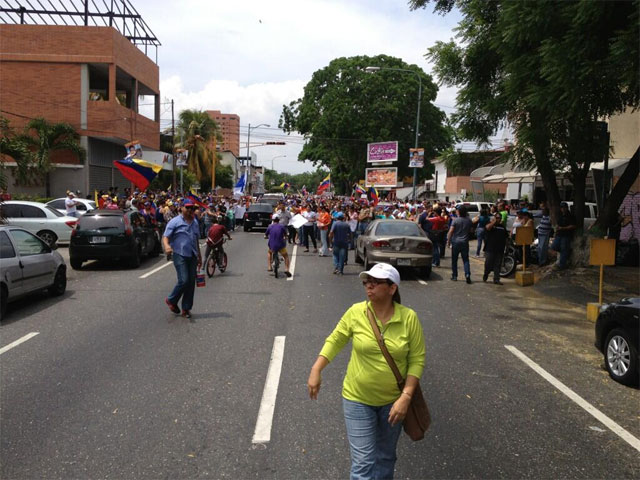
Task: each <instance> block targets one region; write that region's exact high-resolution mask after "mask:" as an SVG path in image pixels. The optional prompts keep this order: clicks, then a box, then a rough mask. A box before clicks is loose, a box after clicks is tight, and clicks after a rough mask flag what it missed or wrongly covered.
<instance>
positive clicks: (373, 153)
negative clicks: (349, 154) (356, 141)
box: [367, 142, 398, 163]
mask: <svg viewBox="0 0 640 480" xmlns="http://www.w3.org/2000/svg"><path fill="white" fill-rule="evenodd" d="M397 160H398V142H378V143H368V144H367V163H376V162H395V161H397Z"/></svg>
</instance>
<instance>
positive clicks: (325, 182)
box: [316, 174, 331, 195]
mask: <svg viewBox="0 0 640 480" xmlns="http://www.w3.org/2000/svg"><path fill="white" fill-rule="evenodd" d="M330 186H331V174H329V175H327V176H326V177H325V179H324V180H322V182H321V183H320V185H318V190H316V195H318V194H320V193H322V192H324V191H325V190H326V189H328V188H329V187H330Z"/></svg>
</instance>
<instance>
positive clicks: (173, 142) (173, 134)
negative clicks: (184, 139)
mask: <svg viewBox="0 0 640 480" xmlns="http://www.w3.org/2000/svg"><path fill="white" fill-rule="evenodd" d="M171 158H172V159H173V162H172V163H173V167H172V168H171V173H172V174H173V179H172V180H171V188H173V190H175V189H176V123H175V118H174V117H173V99H171Z"/></svg>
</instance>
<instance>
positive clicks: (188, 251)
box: [162, 200, 202, 318]
mask: <svg viewBox="0 0 640 480" xmlns="http://www.w3.org/2000/svg"><path fill="white" fill-rule="evenodd" d="M195 209H196V206H195V205H194V204H193V202H192V201H191V200H185V202H184V206H183V208H182V215H178V216H177V217H174V218H172V219H171V220H170V221H169V223H167V228H166V229H165V231H164V235H163V236H162V244H163V246H164V252H165V253H166V254H167V259H170V258H171V257H172V256H173V266H174V267H175V269H176V273H177V275H178V283H177V284H176V286H175V287H174V288H173V291H172V292H171V293H170V294H169V296H168V297H167V298H166V299H165V303H166V304H167V305H168V306H169V310H171V311H172V312H173V313H180V309H179V308H178V302H179V301H180V297H182V316H183V317H186V318H191V307H193V295H194V293H195V286H196V273H197V271H198V270H200V267H201V266H202V256H201V254H200V245H199V244H198V239H199V238H200V227H199V226H198V220H196V219H195Z"/></svg>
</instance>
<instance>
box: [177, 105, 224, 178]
mask: <svg viewBox="0 0 640 480" xmlns="http://www.w3.org/2000/svg"><path fill="white" fill-rule="evenodd" d="M177 136H178V144H177V145H176V146H177V147H179V148H184V149H186V150H188V151H189V162H188V167H187V169H188V170H189V171H190V172H193V173H194V174H195V175H196V178H197V179H198V181H199V182H200V183H202V182H203V181H204V180H207V179H209V178H211V167H212V166H213V162H214V158H215V157H214V153H215V152H213V150H212V149H211V148H210V146H209V144H210V141H211V140H212V139H213V137H214V136H215V137H216V138H217V139H218V140H221V139H222V137H221V134H220V132H219V130H218V125H217V124H216V122H215V121H214V120H213V119H212V118H211V117H210V116H209V114H208V113H207V112H203V111H202V110H183V111H182V112H180V115H179V120H178V125H177ZM216 162H217V159H216Z"/></svg>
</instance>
